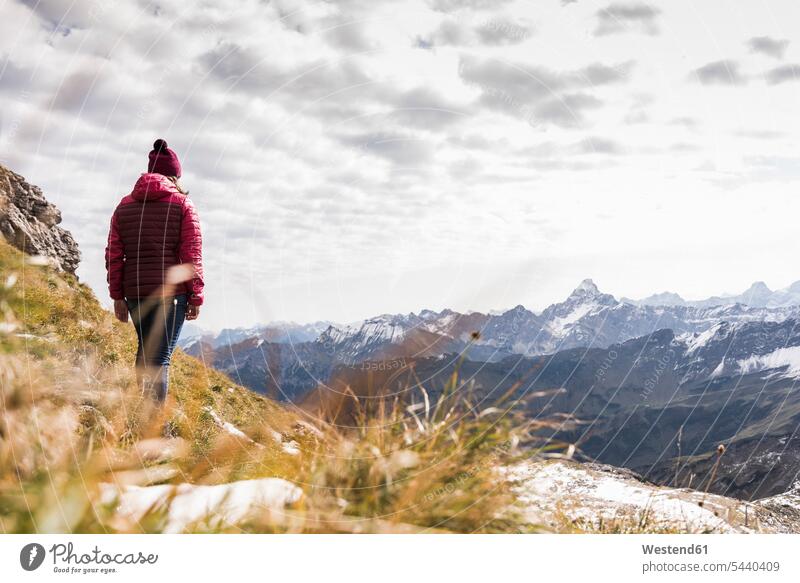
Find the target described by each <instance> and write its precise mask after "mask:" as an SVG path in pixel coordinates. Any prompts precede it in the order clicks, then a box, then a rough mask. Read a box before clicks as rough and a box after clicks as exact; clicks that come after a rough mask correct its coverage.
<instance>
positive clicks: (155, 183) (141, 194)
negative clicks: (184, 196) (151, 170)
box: [131, 174, 181, 201]
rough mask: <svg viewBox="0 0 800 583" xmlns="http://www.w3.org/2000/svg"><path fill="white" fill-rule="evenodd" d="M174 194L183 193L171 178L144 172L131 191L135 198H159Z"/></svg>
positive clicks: (142, 199)
mask: <svg viewBox="0 0 800 583" xmlns="http://www.w3.org/2000/svg"><path fill="white" fill-rule="evenodd" d="M172 194H181V192H180V191H179V190H178V187H177V186H175V183H173V182H172V181H171V180H170V179H169V178H167V177H166V176H164V175H163V174H142V175H141V176H140V177H139V180H137V181H136V184H135V185H134V187H133V190H132V191H131V196H132V197H133V198H134V199H135V200H140V201H145V200H158V199H160V198H164V197H166V196H170V195H172Z"/></svg>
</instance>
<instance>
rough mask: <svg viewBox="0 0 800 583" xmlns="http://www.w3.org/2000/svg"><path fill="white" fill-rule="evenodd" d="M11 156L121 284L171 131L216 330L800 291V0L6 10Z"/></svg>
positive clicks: (104, 4)
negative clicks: (117, 210)
mask: <svg viewBox="0 0 800 583" xmlns="http://www.w3.org/2000/svg"><path fill="white" fill-rule="evenodd" d="M0 14H2V18H0V104H1V106H0V161H2V163H3V164H5V165H7V166H9V167H10V168H12V169H13V170H16V171H17V172H19V173H21V174H23V175H24V176H25V177H26V178H28V180H29V181H31V182H33V183H36V184H39V185H40V186H42V187H43V188H44V190H45V193H46V195H47V196H48V197H49V198H50V200H52V201H53V202H55V203H56V204H57V205H59V206H60V207H61V209H62V211H63V214H64V223H63V224H64V226H65V227H67V228H68V229H70V230H72V232H73V233H74V234H75V236H76V238H77V239H78V241H79V243H80V245H81V248H82V250H83V263H82V266H81V268H80V270H79V274H80V276H81V278H82V279H83V280H84V281H86V282H88V283H89V284H90V285H91V286H92V287H93V288H94V289H95V290H96V291H97V292H98V295H100V296H101V297H102V298H105V297H106V295H107V294H106V290H105V272H104V265H103V248H104V246H105V239H106V235H107V229H108V220H109V217H110V214H111V212H112V210H113V208H114V206H115V205H116V203H117V201H118V200H119V198H120V197H121V196H122V195H124V194H126V193H127V192H129V191H130V188H131V186H132V184H133V183H134V182H135V180H136V178H137V177H138V175H139V174H140V173H141V172H142V171H144V170H145V167H146V159H147V152H148V149H149V147H150V145H151V144H152V142H153V140H154V139H155V138H156V137H163V138H165V139H166V140H167V141H168V142H169V144H170V146H171V147H173V148H174V149H175V150H176V151H177V152H178V154H179V156H180V157H181V160H182V162H183V166H184V180H183V183H184V186H186V187H187V188H188V189H189V190H190V191H191V194H190V196H192V197H193V199H194V201H195V204H196V205H197V207H198V210H199V212H200V215H201V219H202V223H203V228H204V236H205V257H206V266H207V267H206V270H207V306H206V309H205V312H204V313H203V314H202V316H201V317H202V320H201V321H199V323H200V324H202V325H204V326H206V327H212V328H213V327H221V326H228V325H248V324H252V323H254V322H265V321H273V320H295V321H313V320H318V319H330V320H336V321H344V322H347V321H352V320H355V319H358V318H363V317H367V316H370V315H374V314H379V313H385V312H408V311H412V310H413V311H417V310H419V309H421V308H425V307H427V308H444V307H451V308H455V309H460V310H468V309H475V310H489V309H499V308H505V307H510V306H513V305H516V304H519V303H522V304H524V305H525V306H527V307H530V308H532V309H540V308H542V307H543V306H545V305H547V304H548V303H551V302H553V301H556V300H560V299H562V298H563V297H564V296H565V295H566V294H567V293H569V291H570V290H571V289H572V288H573V287H575V286H576V285H577V283H578V282H579V281H580V280H581V279H583V278H585V277H591V278H593V279H594V280H595V281H596V282H597V283H598V285H599V286H600V287H601V289H603V290H604V291H608V292H610V293H614V294H617V295H626V296H630V297H640V296H644V295H648V294H650V293H653V292H659V291H663V290H671V291H675V292H678V293H680V294H682V295H683V296H684V297H686V298H691V299H693V298H698V297H702V296H707V295H711V294H717V293H720V292H739V291H741V290H742V289H744V288H745V287H747V286H748V285H749V284H750V283H751V282H752V281H754V280H764V281H766V283H767V284H768V285H770V286H771V287H773V288H778V287H783V286H786V285H788V284H789V283H791V282H792V281H794V280H797V279H800V268H798V265H797V257H798V256H800V236H798V232H799V231H800V229H798V222H799V221H800V213H798V210H800V204H798V196H800V192H798V188H797V187H798V179H800V153H798V145H799V144H798V135H799V134H798V129H800V112H798V107H797V104H798V103H800V99H798V98H799V97H800V93H799V92H798V89H800V83H798V80H800V31H799V30H798V28H797V26H796V23H797V21H798V16H800V7H798V6H797V2H796V0H771V1H770V2H764V1H763V0H758V1H755V0H737V2H730V1H728V0H707V1H704V2H696V1H693V0H669V2H667V1H664V2H647V3H643V2H610V3H609V2H602V1H600V2H598V1H594V2H589V1H585V0H537V1H536V2H531V1H529V0H528V1H499V0H492V1H490V0H419V1H415V0H410V1H403V2H392V1H380V0H341V1H318V2H315V1H305V2H301V1H290V0H276V1H272V2H268V1H261V2H257V1H250V0H245V1H242V0H236V1H222V0H214V1H213V2H178V1H173V0H164V1H160V2H146V1H140V2H137V1H134V0H105V1H101V0H94V1H90V2H84V1H82V0H75V1H73V0H65V1H60V0H52V1H47V0H41V1H37V0H22V1H20V0H0Z"/></svg>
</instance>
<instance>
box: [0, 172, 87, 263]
mask: <svg viewBox="0 0 800 583" xmlns="http://www.w3.org/2000/svg"><path fill="white" fill-rule="evenodd" d="M60 222H61V211H59V210H58V208H56V206H55V205H53V204H51V203H50V202H48V200H47V199H46V198H45V197H44V195H43V194H42V191H41V189H40V188H39V187H38V186H33V185H31V184H28V182H27V181H26V180H25V179H24V178H23V177H22V176H20V175H19V174H16V173H14V172H12V171H11V170H9V169H8V168H5V167H3V166H0V234H2V235H3V237H5V239H6V240H7V241H8V242H9V243H10V244H11V245H13V246H14V247H16V248H17V249H20V250H21V251H24V252H25V253H28V254H30V255H42V256H45V257H47V258H49V259H50V261H51V262H52V264H53V265H54V266H55V267H56V268H57V269H59V270H61V271H66V272H68V273H71V274H73V275H74V274H75V270H76V269H77V268H78V264H79V263H80V260H81V253H80V250H79V249H78V244H77V243H76V242H75V239H74V238H73V237H72V234H71V233H70V232H69V231H67V230H65V229H63V228H61V227H59V226H58V224H59V223H60Z"/></svg>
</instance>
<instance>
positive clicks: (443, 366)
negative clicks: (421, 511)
mask: <svg viewBox="0 0 800 583" xmlns="http://www.w3.org/2000/svg"><path fill="white" fill-rule="evenodd" d="M799 323H800V308H798V307H797V306H794V305H788V306H772V307H769V306H750V305H746V304H742V303H733V304H725V305H714V306H701V305H659V306H653V305H648V304H640V305H636V304H633V303H631V302H629V301H622V300H617V299H616V298H614V297H613V296H612V295H610V294H605V293H603V292H601V291H600V290H599V289H598V288H597V286H596V285H595V284H594V283H593V282H592V281H591V280H585V281H583V282H581V284H580V285H579V286H578V287H577V288H576V289H575V290H574V291H573V292H572V293H571V294H570V295H569V296H568V297H567V298H566V299H565V300H564V301H562V302H559V303H556V304H553V305H551V306H549V307H547V308H546V309H545V310H543V311H542V312H540V313H538V314H537V313H535V312H532V311H530V310H528V309H526V308H525V307H523V306H517V307H515V308H512V309H510V310H507V311H505V312H503V313H500V314H483V313H478V312H472V313H467V314H462V313H458V312H455V311H453V310H442V311H438V312H437V311H432V310H423V311H421V312H420V313H418V314H416V313H411V314H396V315H383V316H378V317H375V318H370V319H368V320H365V321H363V322H360V323H357V324H354V325H350V326H337V325H333V324H328V323H318V324H316V325H310V326H309V327H303V328H300V327H295V326H296V325H286V326H285V327H283V328H281V332H280V333H278V332H276V331H275V330H274V329H273V328H271V327H263V328H259V329H254V330H252V331H235V332H231V331H228V332H226V333H225V334H224V335H218V336H216V337H210V338H209V337H206V338H202V337H195V338H194V339H193V340H192V341H191V342H190V343H188V344H187V345H186V346H185V350H186V351H187V352H188V353H189V354H192V355H195V356H198V357H201V358H203V359H204V360H205V362H208V363H210V364H212V365H213V366H214V367H216V368H218V369H220V370H222V371H224V372H226V373H227V374H229V375H230V376H232V377H233V378H235V379H236V380H237V381H238V382H240V383H241V384H243V385H245V386H249V387H250V388H252V389H253V390H256V391H257V392H260V393H264V394H268V395H270V396H272V397H275V398H278V399H280V400H284V401H290V402H295V403H300V402H303V403H304V404H308V403H309V402H311V403H315V402H320V403H322V402H326V401H329V400H330V397H331V395H333V396H334V397H336V396H341V395H344V394H346V393H348V392H353V391H356V392H357V391H358V390H359V389H358V387H359V386H361V387H365V386H368V387H369V389H368V390H369V392H370V393H372V392H376V391H377V392H389V393H400V392H411V393H413V395H417V396H418V397H419V399H422V395H423V394H426V395H427V398H429V399H431V400H435V399H436V398H437V394H438V393H440V392H441V391H443V390H445V387H446V386H447V383H449V382H451V380H452V379H453V378H454V377H455V376H457V377H458V378H459V383H460V384H459V387H458V388H459V390H469V391H471V392H472V393H471V394H472V396H471V398H472V399H473V400H474V401H475V404H476V407H477V408H485V407H491V406H493V405H492V403H494V402H495V401H496V400H497V399H498V398H499V397H500V396H501V395H512V396H513V397H514V398H515V399H517V400H520V401H521V402H524V404H525V407H526V408H527V410H528V412H529V417H530V418H531V419H534V420H535V419H537V418H539V417H542V416H544V417H548V418H549V417H552V416H556V418H563V419H565V420H568V421H569V422H565V423H564V425H563V427H560V428H559V429H558V430H556V431H554V432H553V435H552V436H553V437H555V438H557V439H564V440H566V441H569V442H571V443H575V444H576V445H577V447H578V452H579V454H578V455H579V456H583V457H584V458H585V459H587V460H592V461H599V462H602V463H607V464H611V465H615V466H620V467H627V468H630V469H633V470H635V471H637V472H639V473H642V474H644V475H646V476H648V477H650V478H652V479H655V480H657V481H659V482H661V483H665V484H670V485H674V486H680V487H683V486H688V485H694V486H695V487H697V481H703V480H707V479H708V474H709V472H710V471H711V469H712V467H713V465H714V463H715V460H716V457H715V455H716V454H715V452H716V448H717V445H719V444H720V443H724V444H726V446H727V451H726V453H725V457H724V463H722V464H720V465H719V467H718V468H717V470H716V471H717V479H716V480H715V482H714V488H713V489H715V490H716V491H718V492H720V493H726V494H728V495H734V496H737V497H741V498H751V497H754V496H755V497H759V496H769V495H772V494H777V493H780V492H782V491H785V490H787V489H788V488H790V487H791V486H792V484H793V482H794V481H795V479H796V478H797V475H798V471H800V438H798V436H796V435H795V432H796V429H797V428H798V427H800V398H797V397H796V390H795V387H796V383H797V381H798V379H800V333H798V325H799ZM317 332H319V333H318V335H317V336H316V337H314V338H313V339H312V337H313V336H314V334H316V333H317ZM242 338H243V339H242ZM367 378H368V382H367V381H365V379H367ZM423 389H424V391H423ZM364 390H366V389H364ZM537 394H547V395H551V396H549V397H547V398H546V399H541V398H534V399H532V400H530V401H529V400H528V398H529V396H530V395H537ZM362 396H364V395H362Z"/></svg>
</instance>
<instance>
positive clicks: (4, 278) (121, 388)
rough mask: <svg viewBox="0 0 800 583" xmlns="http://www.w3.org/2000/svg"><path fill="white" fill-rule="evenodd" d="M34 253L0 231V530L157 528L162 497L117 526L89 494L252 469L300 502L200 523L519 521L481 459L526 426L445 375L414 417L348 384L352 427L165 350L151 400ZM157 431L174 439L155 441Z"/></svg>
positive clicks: (272, 526)
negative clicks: (293, 488)
mask: <svg viewBox="0 0 800 583" xmlns="http://www.w3.org/2000/svg"><path fill="white" fill-rule="evenodd" d="M42 263H44V262H41V261H38V260H36V258H31V257H28V256H26V255H24V254H23V253H21V252H19V251H17V250H16V249H14V248H12V247H10V246H9V245H7V244H6V243H5V242H3V241H0V532H140V531H142V530H145V531H159V530H160V528H161V527H162V526H163V523H162V522H160V518H161V516H160V514H163V508H162V509H160V510H156V509H153V512H152V516H150V518H149V519H148V520H143V521H139V522H138V523H136V524H125V523H120V522H119V521H118V520H115V518H114V515H113V509H112V508H110V507H104V506H103V505H101V504H99V503H98V502H97V500H98V490H99V489H100V488H102V487H103V484H115V485H118V486H120V485H126V484H135V485H149V484H184V483H189V484H211V485H213V484H225V483H229V482H232V481H235V480H242V479H250V478H261V477H279V478H285V479H287V480H289V481H291V482H292V483H293V484H296V485H297V486H299V487H300V488H301V489H302V490H303V497H302V500H301V501H300V502H299V503H297V504H296V505H295V507H294V508H291V509H289V510H287V512H285V513H283V514H282V515H281V516H280V517H275V516H269V515H268V514H265V515H264V516H263V517H256V518H257V519H256V520H252V517H251V519H250V520H249V522H248V523H247V524H237V525H215V526H214V527H213V528H212V530H222V531H228V530H231V531H235V532H240V531H241V529H245V530H248V531H265V532H273V531H287V530H288V531H293V532H414V531H416V530H418V529H420V528H423V529H437V530H441V529H445V530H453V531H460V532H474V531H506V530H518V529H519V528H520V525H518V524H516V523H515V522H514V520H513V517H512V514H511V513H510V512H509V511H508V510H507V509H508V507H509V506H510V504H511V497H510V493H509V490H508V487H507V486H506V484H505V482H504V480H503V479H502V478H501V477H500V476H499V474H498V472H496V471H495V470H496V467H497V465H498V464H499V463H501V462H503V461H504V460H506V459H508V458H509V457H511V456H512V455H513V454H514V453H515V452H516V451H517V450H516V447H517V445H518V444H523V443H525V442H526V441H529V440H530V435H531V426H530V424H525V423H523V422H521V420H520V419H518V418H514V417H513V415H509V414H508V413H507V412H502V413H501V414H496V413H492V412H489V414H486V415H480V414H479V413H478V412H476V411H473V410H472V409H471V408H470V407H469V406H468V403H467V401H466V400H465V399H461V398H460V397H459V396H458V395H457V394H456V393H457V391H455V388H456V387H455V383H456V380H455V379H454V385H453V390H452V391H450V393H449V394H446V395H443V397H442V398H441V400H440V402H438V403H433V404H430V405H429V406H427V407H425V409H424V410H422V411H420V410H419V409H417V410H416V412H414V411H410V410H409V409H407V407H406V403H405V402H403V401H401V400H398V399H396V398H395V399H394V400H393V401H389V400H387V402H386V403H383V404H380V405H379V406H377V407H376V406H374V403H373V406H372V407H370V408H369V413H368V412H367V408H365V407H362V403H360V402H359V399H358V397H357V396H356V395H357V394H358V391H357V390H356V391H354V392H353V393H352V398H353V400H354V404H353V406H352V407H351V409H352V410H353V411H354V414H355V417H356V419H357V421H358V422H357V423H355V424H354V425H353V426H352V427H349V428H341V427H339V428H337V427H335V426H334V425H333V424H330V423H325V422H324V421H323V420H320V419H318V418H311V419H304V418H303V415H302V414H301V413H300V412H298V411H292V410H289V409H287V408H284V407H282V406H280V405H279V404H277V403H275V402H273V401H271V400H269V399H267V398H265V397H261V396H259V395H257V394H255V393H252V392H250V391H249V390H247V389H244V388H242V387H239V386H237V385H236V384H235V383H233V382H232V381H231V380H230V379H229V378H227V377H226V376H224V375H222V374H220V373H219V372H216V371H214V370H213V369H211V368H209V367H206V366H205V365H204V364H203V363H202V362H200V361H198V360H196V359H194V358H191V357H189V356H186V355H185V354H182V353H180V352H178V353H177V354H176V355H175V357H174V359H173V367H172V373H171V388H170V397H169V400H168V403H167V406H166V407H165V408H164V410H163V411H157V410H154V409H153V408H152V406H151V405H150V402H149V400H147V399H143V398H142V397H141V396H140V395H139V394H138V391H137V388H136V383H135V378H134V371H133V366H132V364H131V363H132V361H133V357H134V351H135V334H134V332H133V329H132V326H131V325H130V324H120V323H119V322H117V321H116V320H115V319H114V318H113V316H112V314H111V313H109V312H108V311H106V310H104V309H103V308H102V307H101V306H100V304H99V303H98V301H97V299H96V298H95V297H94V295H93V293H92V292H91V290H90V289H89V288H88V287H86V286H85V285H83V284H80V283H79V282H77V281H76V279H75V278H74V277H72V276H70V275H68V274H64V273H61V272H57V271H55V270H53V269H52V268H51V267H48V266H47V265H42ZM418 396H419V395H418ZM308 420H311V421H312V423H313V425H312V424H309V423H307V422H306V421H308ZM165 426H166V427H168V428H169V433H170V434H171V437H172V438H177V439H169V440H165V439H163V438H162V437H161V436H162V433H163V432H164V428H165ZM166 503H167V504H168V503H169V500H167V501H166ZM278 518H279V519H278ZM208 528H209V527H208V525H205V526H203V527H198V528H197V530H202V531H206V530H208Z"/></svg>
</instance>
